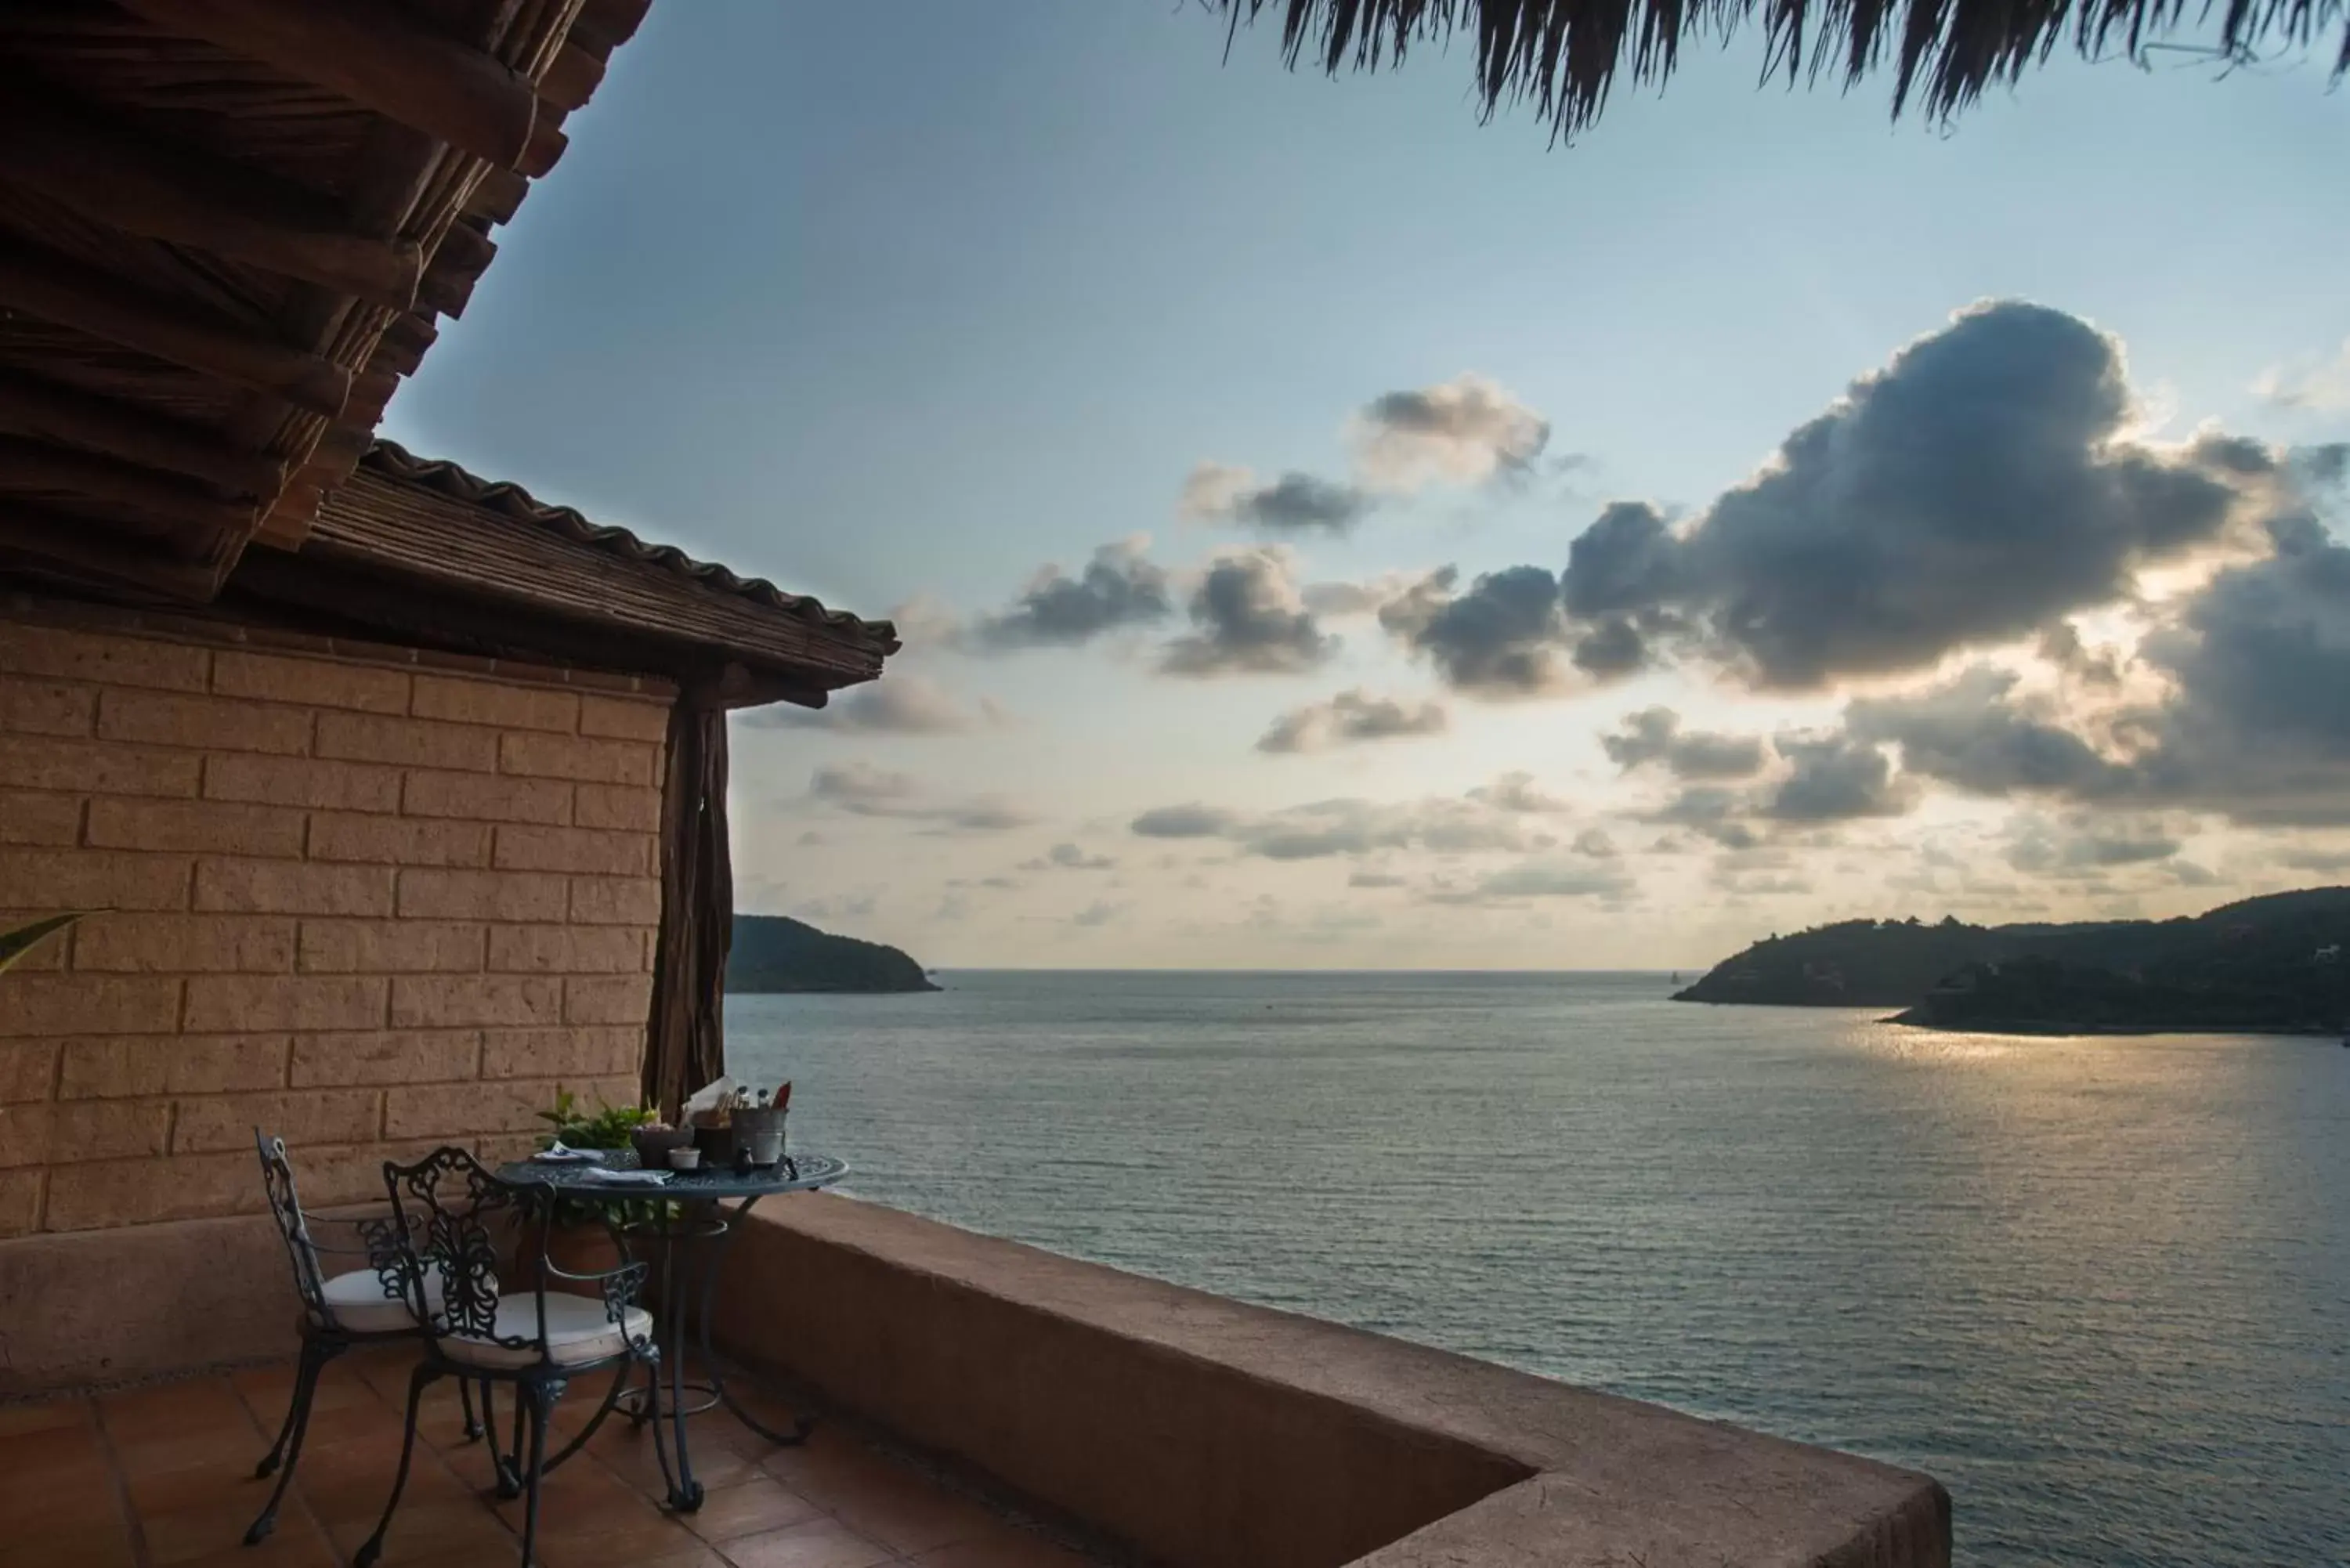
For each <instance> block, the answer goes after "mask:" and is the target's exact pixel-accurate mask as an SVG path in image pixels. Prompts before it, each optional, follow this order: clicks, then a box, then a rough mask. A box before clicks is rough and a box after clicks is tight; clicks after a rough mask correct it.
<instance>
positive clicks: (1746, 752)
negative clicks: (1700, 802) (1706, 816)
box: [1599, 708, 1763, 780]
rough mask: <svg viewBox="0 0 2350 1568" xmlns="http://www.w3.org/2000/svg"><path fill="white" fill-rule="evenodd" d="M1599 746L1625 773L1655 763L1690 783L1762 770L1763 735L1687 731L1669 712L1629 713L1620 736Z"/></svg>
mask: <svg viewBox="0 0 2350 1568" xmlns="http://www.w3.org/2000/svg"><path fill="white" fill-rule="evenodd" d="M1599 744H1600V746H1601V747H1602V749H1604V750H1605V751H1606V752H1607V755H1608V757H1609V759H1610V760H1611V761H1613V762H1614V763H1616V765H1617V767H1619V768H1622V769H1623V770H1624V771H1625V772H1626V773H1630V772H1632V771H1633V770H1634V769H1636V768H1643V767H1647V766H1648V765H1650V764H1652V763H1653V764H1655V765H1657V766H1659V767H1661V768H1663V769H1664V770H1665V771H1666V772H1667V773H1669V774H1672V776H1673V777H1675V778H1677V779H1689V780H1711V779H1743V778H1752V777H1753V776H1754V775H1755V774H1759V773H1761V772H1762V771H1763V740H1762V737H1761V736H1759V735H1725V734H1720V733H1717V732H1712V731H1709V730H1683V729H1682V728H1681V716H1680V715H1679V713H1676V712H1674V711H1672V710H1671V709H1670V708H1644V709H1642V710H1641V711H1639V712H1637V713H1627V714H1625V715H1624V718H1623V721H1622V722H1621V723H1619V724H1618V725H1617V733H1615V734H1612V735H1602V736H1600V737H1599Z"/></svg>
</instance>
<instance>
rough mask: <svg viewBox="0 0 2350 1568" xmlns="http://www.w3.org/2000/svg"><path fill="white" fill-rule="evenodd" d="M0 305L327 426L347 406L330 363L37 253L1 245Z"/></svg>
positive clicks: (343, 378)
mask: <svg viewBox="0 0 2350 1568" xmlns="http://www.w3.org/2000/svg"><path fill="white" fill-rule="evenodd" d="M0 306H14V307H16V308H17V309H19V310H23V311H26V312H27V313H28V314H30V315H33V316H37V317H40V318H41V319H42V320H44V321H49V322H54V323H56V324H57V325H58V326H60V327H72V328H74V329H75V330H76V331H78V332H87V333H88V334H89V335H90V336H91V337H103V338H105V339H106V340H107V341H108V342H109V343H113V344H118V345H120V347H122V348H130V349H135V350H137V351H138V352H139V353H141V354H151V355H152V356H154V357H155V358H158V359H168V360H170V361H171V362H172V364H174V365H181V366H184V367H186V368H187V369H191V370H199V371H202V372H203V373H204V374H205V375H208V376H218V377H221V378H222V379H225V380H231V381H234V382H236V383H237V384H238V385H240V386H245V387H251V388H253V389H255V390H256V391H262V392H268V393H271V394H273V395H274V396H276V397H280V398H283V399H285V400H286V401H287V402H289V403H291V404H293V405H294V406H295V407H296V408H297V409H301V410H305V411H306V412H308V413H314V414H319V415H323V416H324V417H326V418H328V419H333V418H335V417H336V416H337V415H338V414H340V413H341V412H342V411H343V405H344V404H345V403H346V402H348V400H349V399H350V395H351V373H350V372H349V371H348V370H347V369H344V368H343V367H341V366H340V365H337V364H335V363H334V362H333V361H331V360H329V359H325V358H320V357H319V356H317V355H316V354H306V353H304V352H303V351H302V350H300V349H298V348H288V347H287V346H286V345H285V344H283V343H279V342H276V341H274V340H272V339H270V338H268V337H264V336H262V335H260V334H258V333H255V332H253V331H250V330H247V329H244V328H242V327H232V326H229V325H226V324H225V323H223V322H222V321H220V320H219V318H218V317H212V318H210V319H207V318H206V317H203V316H202V315H199V314H198V313H196V312H195V311H194V310H193V309H192V308H191V307H189V306H185V305H182V304H181V303H179V302H177V301H165V300H161V299H158V298H156V297H155V296H152V295H149V294H145V293H142V292H141V291H140V290H138V289H134V288H130V287H126V286H123V285H120V284H117V283H112V282H108V281H106V280H103V279H100V278H98V277H96V276H93V275H90V274H88V272H87V271H86V270H84V269H80V268H77V267H72V266H69V265H66V264H65V263H63V262H60V261H57V260H56V259H54V258H51V257H49V256H47V255H43V254H39V253H37V252H33V251H27V250H21V249H17V248H16V247H13V246H8V245H5V244H0Z"/></svg>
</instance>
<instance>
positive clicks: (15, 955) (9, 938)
mask: <svg viewBox="0 0 2350 1568" xmlns="http://www.w3.org/2000/svg"><path fill="white" fill-rule="evenodd" d="M81 918H82V912H81V911H79V910H77V911H75V912H74V913H72V914H70V915H51V916H49V917H47V919H39V920H35V921H34V922H33V923H32V924H31V925H29V926H19V927H17V928H16V929H15V930H13V931H0V970H5V969H6V968H8V967H9V966H10V965H11V964H13V963H15V962H16V961H17V960H18V959H20V958H23V957H24V956H25V955H26V953H28V952H31V951H32V950H34V949H35V948H36V947H38V946H40V945H41V942H42V940H44V939H45V938H47V937H51V936H54V935H56V934H57V932H59V931H62V930H64V929H66V928H67V927H68V926H70V925H72V924H73V923H74V922H75V921H76V920H78V919H81Z"/></svg>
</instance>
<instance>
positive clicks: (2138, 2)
mask: <svg viewBox="0 0 2350 1568" xmlns="http://www.w3.org/2000/svg"><path fill="white" fill-rule="evenodd" d="M1207 4H1209V5H1212V6H1214V7H1216V8H1217V9H1219V10H1222V11H1223V12H1225V13H1227V14H1228V15H1229V16H1231V18H1232V26H1233V27H1234V28H1235V29H1237V28H1238V27H1239V26H1240V25H1241V23H1242V22H1243V21H1249V22H1254V21H1255V20H1256V19H1257V18H1258V17H1259V16H1261V15H1262V14H1263V13H1264V12H1266V11H1276V12H1278V13H1280V15H1281V22H1282V28H1281V32H1282V47H1283V49H1284V51H1285V52H1286V54H1287V56H1288V58H1289V62H1290V64H1291V65H1293V66H1295V64H1297V62H1298V61H1299V60H1300V59H1311V60H1315V61H1318V62H1319V63H1320V64H1321V66H1322V67H1323V68H1324V69H1326V70H1327V71H1329V72H1331V73H1332V74H1334V75H1335V74H1336V73H1337V72H1339V71H1341V70H1344V69H1347V68H1349V67H1352V68H1356V69H1366V68H1375V67H1379V66H1383V65H1391V64H1396V63H1399V62H1400V61H1401V60H1402V59H1403V57H1404V55H1405V53H1406V52H1407V51H1408V50H1409V47H1411V46H1412V45H1414V44H1419V43H1439V44H1440V43H1442V42H1444V41H1446V40H1448V39H1449V38H1450V37H1451V35H1452V34H1454V33H1455V32H1460V33H1462V34H1465V35H1468V36H1471V37H1472V38H1473V39H1474V40H1475V42H1476V49H1477V90H1478V96H1479V98H1480V100H1481V101H1482V105H1483V107H1484V109H1486V111H1487V112H1489V113H1490V112H1491V111H1492V109H1494V108H1495V107H1496V106H1498V105H1500V104H1503V103H1505V102H1512V101H1515V100H1518V99H1533V100H1534V108H1535V110H1536V112H1537V113H1539V114H1540V115H1541V116H1542V118H1543V119H1545V120H1547V121H1549V122H1550V124H1551V125H1552V126H1553V127H1554V128H1555V130H1557V131H1558V132H1559V133H1560V134H1562V135H1572V134H1573V133H1574V132H1575V131H1576V130H1581V129H1582V128H1583V127H1584V126H1586V125H1588V124H1589V123H1590V122H1591V121H1592V120H1594V119H1597V118H1598V115H1599V111H1600V109H1602V108H1604V107H1605V106H1606V104H1607V89H1608V88H1610V87H1611V86H1613V85H1614V83H1615V80H1616V78H1617V73H1618V72H1619V71H1621V70H1624V69H1626V68H1627V67H1628V68H1629V70H1630V72H1631V76H1632V79H1633V80H1634V81H1636V82H1643V83H1647V82H1656V83H1662V82H1663V81H1664V80H1665V79H1666V78H1668V77H1669V76H1670V75H1671V74H1672V70H1673V67H1674V64H1675V63H1676V59H1677V57H1678V55H1679V50H1680V46H1681V45H1682V43H1683V42H1684V41H1686V40H1689V39H1692V38H1696V39H1707V38H1711V37H1726V36H1729V35H1730V34H1731V32H1732V31H1734V30H1735V29H1736V28H1737V27H1738V26H1739V25H1740V24H1741V23H1747V22H1754V23H1759V25H1760V26H1761V27H1762V30H1763V44H1764V49H1765V54H1764V63H1763V74H1764V76H1765V77H1770V76H1775V75H1777V74H1779V73H1781V72H1784V73H1785V74H1786V77H1787V78H1788V79H1789V80H1790V81H1791V82H1792V81H1793V80H1794V79H1795V78H1796V77H1797V76H1798V75H1801V74H1804V73H1808V74H1809V76H1810V77H1811V78H1813V79H1816V78H1819V77H1821V76H1823V75H1830V74H1833V75H1837V76H1840V77H1842V78H1843V79H1844V81H1845V83H1846V86H1850V85H1852V84H1854V83H1856V82H1857V81H1859V80H1860V79H1861V78H1863V77H1866V76H1867V75H1869V74H1871V73H1872V72H1875V71H1877V70H1879V69H1881V68H1888V67H1889V68H1890V69H1891V70H1892V71H1893V73H1894V81H1893V111H1894V113H1895V114H1896V115H1898V114H1899V113H1900V112H1901V111H1902V110H1903V109H1904V108H1906V107H1908V106H1909V105H1911V104H1913V103H1915V104H1917V105H1918V107H1919V108H1921V109H1923V111H1924V112H1925V113H1927V114H1929V115H1932V116H1937V117H1940V116H1948V115H1950V114H1951V113H1953V112H1955V111H1956V110H1958V109H1962V108H1964V107H1965V106H1966V105H1968V104H1969V103H1970V102H1972V101H1973V100H1974V99H1976V98H1977V97H1978V96H1979V95H1980V94H1981V92H1982V90H1983V88H1986V87H1989V86H1991V85H1992V84H1993V83H1998V82H2013V81H2016V80H2018V79H2019V78H2022V76H2023V74H2024V72H2025V71H2027V70H2028V69H2030V68H2031V67H2034V66H2039V65H2043V64H2045V63H2046V62H2047V60H2048V59H2049V57H2051V56H2053V55H2054V53H2055V52H2056V50H2057V49H2058V48H2059V47H2063V46H2064V45H2065V44H2066V43H2068V42H2069V43H2070V44H2071V45H2072V47H2074V48H2075V49H2077V50H2078V51H2079V52H2080V53H2081V54H2082V55H2083V56H2084V57H2089V58H2102V57H2107V56H2112V55H2122V56H2125V57H2130V58H2135V59H2143V58H2144V57H2145V54H2144V51H2145V50H2146V49H2147V47H2149V46H2167V45H2168V44H2169V43H2170V42H2171V41H2173V40H2176V41H2178V42H2180V43H2187V44H2191V45H2193V46H2194V47H2196V49H2197V51H2198V52H2203V53H2206V54H2208V56H2209V57H2210V59H2211V60H2213V61H2214V62H2215V63H2219V64H2223V65H2227V64H2240V63H2245V62H2249V61H2251V60H2252V59H2254V58H2256V57H2259V56H2260V54H2261V53H2262V51H2264V50H2269V49H2284V50H2304V49H2307V48H2309V47H2312V46H2313V45H2314V44H2318V43H2322V42H2323V41H2324V39H2325V38H2326V37H2328V36H2331V35H2332V34H2333V33H2334V32H2335V31H2336V30H2337V29H2338V30H2339V31H2340V33H2341V35H2342V36H2341V44H2340V47H2339V52H2338V53H2337V54H2336V55H2335V57H2334V67H2333V68H2334V76H2335V78H2337V79H2338V78H2340V77H2341V76H2342V75H2343V73H2344V72H2345V70H2350V0H2223V3H2222V4H2220V5H2213V4H2212V3H2211V0H2202V3H2201V4H2199V5H2189V4H2188V3H2187V0H1207Z"/></svg>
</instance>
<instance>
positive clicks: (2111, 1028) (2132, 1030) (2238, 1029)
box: [1760, 1002, 2339, 1040]
mask: <svg viewBox="0 0 2350 1568" xmlns="http://www.w3.org/2000/svg"><path fill="white" fill-rule="evenodd" d="M1760 1005H1763V1006H1768V1005H1770V1004H1769V1003H1767V1002H1765V1003H1761V1004H1760ZM1915 1011H1916V1010H1915V1009H1905V1010H1904V1011H1902V1012H1897V1013H1894V1014H1893V1015H1891V1016H1890V1017H1887V1018H1880V1019H1878V1020H1877V1023H1898V1024H1901V1025H1902V1026H1904V1027H1905V1028H1909V1029H1930V1030H1932V1031H1933V1032H1934V1033H1938V1034H2012V1035H2016V1036H2018V1037H2020V1038H2046V1037H2049V1036H2057V1035H2089V1034H2112V1035H2139V1034H2147V1035H2151V1034H2261V1035H2273V1036H2275V1037H2276V1038H2279V1039H2285V1040H2333V1039H2336V1038H2338V1037H2339V1036H2338V1035H2337V1033H2336V1032H2335V1031H2334V1030H2332V1029H2329V1028H2318V1027H2311V1028H2307V1029H2284V1028H2280V1027H2277V1026H2276V1025H2274V1024H2255V1023H2243V1024H2226V1025H2213V1024H2185V1023H2064V1022H2062V1021H2061V1020H2056V1019H2047V1018H2022V1019H2000V1020H1996V1021H1994V1022H1991V1023H1936V1022H1934V1021H1933V1020H1932V1019H1930V1018H1913V1017H1911V1016H1910V1014H1911V1012H1915Z"/></svg>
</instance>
